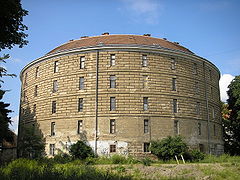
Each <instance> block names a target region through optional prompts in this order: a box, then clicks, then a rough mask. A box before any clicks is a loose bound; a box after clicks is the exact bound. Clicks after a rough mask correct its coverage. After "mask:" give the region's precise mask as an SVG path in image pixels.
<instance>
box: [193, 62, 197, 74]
mask: <svg viewBox="0 0 240 180" xmlns="http://www.w3.org/2000/svg"><path fill="white" fill-rule="evenodd" d="M193 74H197V63H194V64H193Z"/></svg>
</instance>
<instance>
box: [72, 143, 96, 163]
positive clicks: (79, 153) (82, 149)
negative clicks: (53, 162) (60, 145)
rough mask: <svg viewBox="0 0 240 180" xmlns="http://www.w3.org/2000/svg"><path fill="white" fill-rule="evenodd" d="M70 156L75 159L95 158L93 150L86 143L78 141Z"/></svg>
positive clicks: (73, 146)
mask: <svg viewBox="0 0 240 180" xmlns="http://www.w3.org/2000/svg"><path fill="white" fill-rule="evenodd" d="M70 154H71V155H72V157H73V158H74V159H86V158H87V157H94V153H93V150H92V148H91V147H90V146H88V145H87V144H86V142H83V141H78V142H77V143H76V144H73V145H72V146H71V147H70Z"/></svg>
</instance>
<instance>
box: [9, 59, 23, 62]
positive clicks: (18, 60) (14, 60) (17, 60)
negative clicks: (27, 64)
mask: <svg viewBox="0 0 240 180" xmlns="http://www.w3.org/2000/svg"><path fill="white" fill-rule="evenodd" d="M11 60H12V61H13V62H15V63H21V62H22V60H21V59H18V58H12V59H11Z"/></svg>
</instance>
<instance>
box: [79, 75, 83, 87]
mask: <svg viewBox="0 0 240 180" xmlns="http://www.w3.org/2000/svg"><path fill="white" fill-rule="evenodd" d="M79 89H80V90H81V89H84V77H80V78H79Z"/></svg>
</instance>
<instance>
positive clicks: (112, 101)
mask: <svg viewBox="0 0 240 180" xmlns="http://www.w3.org/2000/svg"><path fill="white" fill-rule="evenodd" d="M114 110H116V98H115V97H110V111H114Z"/></svg>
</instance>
